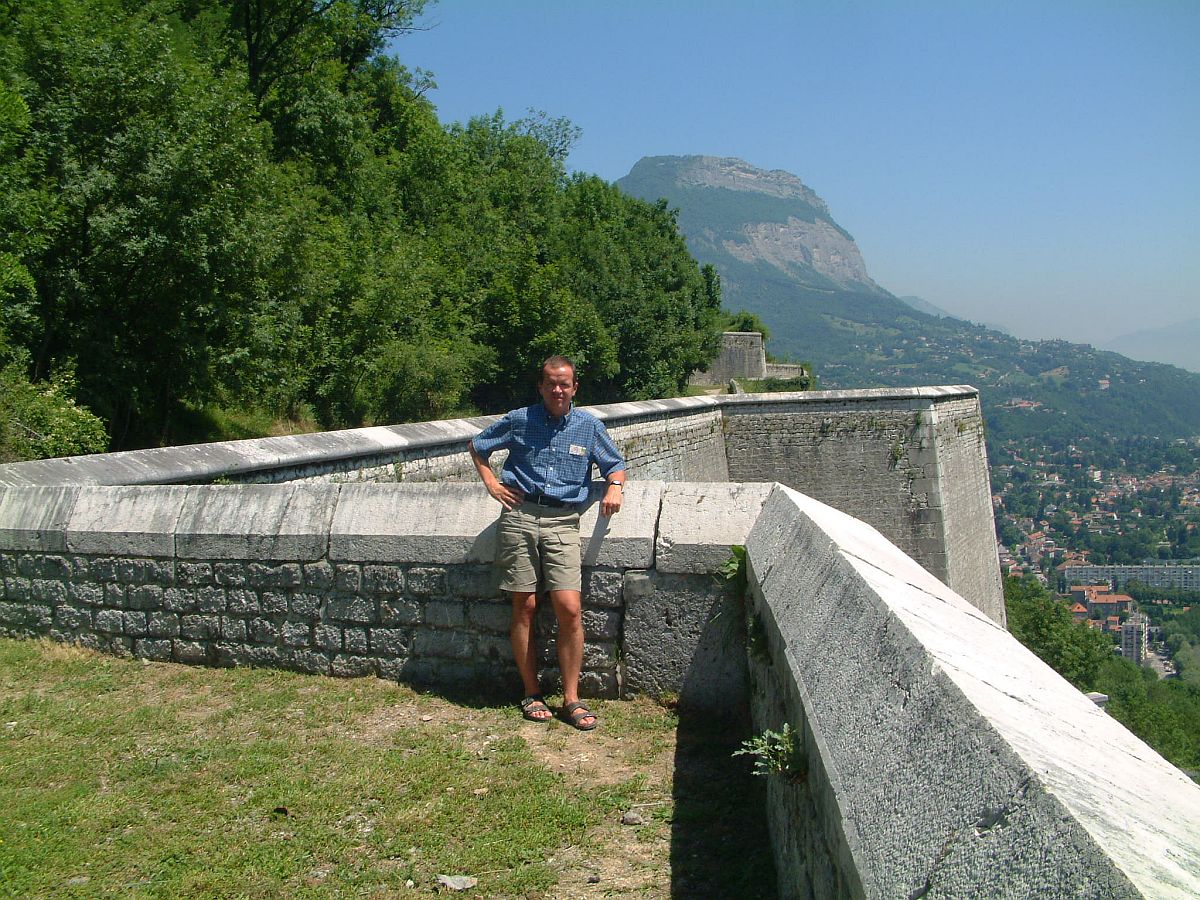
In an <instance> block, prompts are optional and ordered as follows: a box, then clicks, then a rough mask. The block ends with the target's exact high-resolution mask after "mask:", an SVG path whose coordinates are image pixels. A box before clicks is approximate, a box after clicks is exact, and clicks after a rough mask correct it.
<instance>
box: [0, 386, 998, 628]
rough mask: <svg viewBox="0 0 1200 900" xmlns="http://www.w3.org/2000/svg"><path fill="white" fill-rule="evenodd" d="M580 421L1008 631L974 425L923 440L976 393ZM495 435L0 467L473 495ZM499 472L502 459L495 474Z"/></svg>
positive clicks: (197, 450)
mask: <svg viewBox="0 0 1200 900" xmlns="http://www.w3.org/2000/svg"><path fill="white" fill-rule="evenodd" d="M943 407H944V408H946V409H947V410H948V411H947V413H946V414H945V415H944V416H943V415H941V414H940V413H939V414H938V415H936V416H935V415H934V412H935V411H936V410H940V409H942V408H943ZM590 411H591V412H593V413H594V414H595V415H597V416H598V417H599V418H600V419H602V420H603V421H604V422H605V423H606V425H607V426H608V427H609V430H610V431H611V433H612V434H613V436H614V439H615V440H616V441H617V443H618V445H619V446H621V448H622V450H623V452H624V453H625V454H626V456H627V458H628V459H629V462H630V471H631V476H632V478H633V479H634V480H638V479H643V480H644V479H661V480H664V481H725V480H730V481H734V482H772V481H781V482H783V483H785V484H787V485H789V486H791V487H794V488H796V489H797V490H802V491H805V492H806V493H809V494H811V495H812V496H815V497H818V498H820V499H821V500H823V501H825V502H827V503H829V504H831V505H833V506H836V507H837V508H839V509H842V510H844V511H846V512H848V513H850V514H851V515H855V516H858V517H860V518H863V519H865V520H866V521H868V522H870V523H871V524H872V525H874V526H876V527H877V528H879V529H880V530H881V531H882V532H883V533H884V534H886V535H887V536H888V537H889V538H890V539H891V540H893V541H895V542H896V543H897V544H898V545H900V546H901V547H902V548H904V549H905V550H906V551H907V552H909V553H911V554H912V555H913V556H914V557H915V558H916V559H917V560H918V561H919V562H920V563H921V564H922V565H925V566H927V567H928V568H929V569H930V570H931V571H932V572H934V573H935V574H936V575H937V576H938V577H940V578H944V579H946V580H947V583H949V584H950V585H951V587H953V588H955V590H958V591H959V592H961V593H962V594H963V595H964V596H966V597H968V598H969V599H970V600H971V602H973V603H975V604H977V605H978V606H979V607H980V608H981V609H983V610H984V611H985V612H987V613H988V614H989V615H991V616H992V617H993V618H995V619H997V620H998V621H1001V622H1003V621H1004V604H1003V597H1002V596H1001V592H1000V580H999V560H998V559H997V555H996V546H995V538H994V534H993V526H992V516H991V507H990V500H989V498H990V491H989V488H988V476H987V462H986V459H985V458H984V456H983V454H982V437H981V434H980V433H979V431H978V429H976V428H975V427H974V426H973V425H972V427H971V428H967V429H965V430H962V431H959V430H957V428H956V427H948V428H943V429H942V430H941V431H936V432H935V429H934V425H933V423H934V421H935V419H937V420H938V421H942V420H944V421H946V422H948V423H951V426H956V424H957V423H958V422H962V421H966V420H967V419H970V417H971V416H972V415H973V416H975V417H976V420H978V421H981V418H980V417H979V400H978V393H977V392H976V391H975V389H974V388H971V387H966V386H955V387H931V388H888V389H873V390H858V391H812V392H805V393H795V394H739V395H734V396H721V397H687V398H674V399H666V400H648V401H641V402H636V403H618V404H611V405H608V406H599V407H591V408H590ZM972 411H973V412H972ZM494 420H495V417H479V418H472V419H450V420H445V421H439V422H423V423H418V424H412V425H396V426H390V427H377V428H360V429H353V430H349V431H339V432H327V433H323V434H313V435H296V436H292V437H285V438H263V439H258V440H252V441H231V442H228V443H221V444H204V445H198V446H191V447H170V448H163V449H160V450H142V451H136V452H131V453H109V454H100V455H96V456H89V457H77V458H72V459H65V460H40V461H37V462H29V463H18V464H14V465H9V466H0V485H4V484H9V485H14V486H15V485H20V484H43V485H48V484H81V483H84V484H87V483H90V484H180V483H185V484H186V483H204V482H211V481H214V480H217V479H220V480H222V481H228V482H234V483H255V482H292V481H304V482H310V483H354V482H405V483H424V482H445V481H450V482H454V481H465V482H472V483H473V482H475V481H476V478H477V476H476V474H475V471H474V468H473V467H472V465H471V462H470V460H469V458H468V457H467V454H466V452H465V446H466V442H467V440H468V439H469V438H470V437H472V436H473V435H474V434H476V433H477V432H478V430H479V429H480V428H482V427H484V426H485V425H487V424H488V423H490V422H492V421H494ZM943 457H944V458H945V464H944V465H943V464H942V462H940V460H941V459H942V458H943ZM501 460H502V456H500V455H499V454H497V456H496V457H494V458H493V464H495V465H499V464H500V461H501ZM946 479H953V480H954V483H953V484H949V485H947V484H943V481H945V480H946ZM948 512H949V518H947V513H948Z"/></svg>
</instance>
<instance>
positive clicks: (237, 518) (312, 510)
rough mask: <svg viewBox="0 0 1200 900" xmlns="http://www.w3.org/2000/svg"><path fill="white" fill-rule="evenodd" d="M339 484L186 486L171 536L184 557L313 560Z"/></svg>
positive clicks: (323, 541) (320, 552)
mask: <svg viewBox="0 0 1200 900" xmlns="http://www.w3.org/2000/svg"><path fill="white" fill-rule="evenodd" d="M338 491H339V487H338V486H337V485H333V484H312V483H303V484H302V483H293V484H278V485H275V484H253V485H229V486H226V485H203V486H195V487H192V488H190V489H189V490H188V495H187V498H186V499H185V501H184V505H183V509H182V511H181V513H180V518H179V527H178V529H177V532H176V536H175V543H176V548H177V553H178V554H179V556H181V557H184V558H188V559H249V560H290V561H295V562H305V561H315V560H318V559H321V558H322V557H324V556H325V554H326V551H327V549H328V544H329V526H330V521H331V519H332V516H333V511H334V508H335V506H336V503H337V497H338Z"/></svg>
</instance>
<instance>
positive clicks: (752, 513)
mask: <svg viewBox="0 0 1200 900" xmlns="http://www.w3.org/2000/svg"><path fill="white" fill-rule="evenodd" d="M770 491H771V485H769V484H668V485H666V486H665V487H664V489H663V495H662V513H661V515H660V516H659V520H658V538H657V541H656V547H655V567H656V568H657V569H658V571H659V572H685V573H711V572H716V571H717V570H718V569H720V567H721V566H722V565H723V564H724V563H725V561H726V560H727V559H729V556H730V546H731V545H733V544H745V543H746V536H747V535H748V534H749V533H750V529H751V528H752V527H753V525H754V521H755V520H756V519H757V518H758V514H759V512H760V511H761V510H762V505H763V502H764V501H765V500H766V499H767V495H768V494H769V493H770Z"/></svg>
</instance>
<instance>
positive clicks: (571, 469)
mask: <svg viewBox="0 0 1200 900" xmlns="http://www.w3.org/2000/svg"><path fill="white" fill-rule="evenodd" d="M589 462H590V459H589V457H588V456H587V454H582V455H576V454H574V453H571V452H570V451H569V450H566V449H563V450H556V451H555V453H554V471H555V472H556V473H557V474H558V478H559V480H560V481H561V482H563V483H564V484H571V485H575V484H583V483H584V482H585V481H586V480H587V476H588V463H589Z"/></svg>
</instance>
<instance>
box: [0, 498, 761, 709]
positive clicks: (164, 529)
mask: <svg viewBox="0 0 1200 900" xmlns="http://www.w3.org/2000/svg"><path fill="white" fill-rule="evenodd" d="M768 489H769V486H768V485H754V486H741V485H730V484H727V483H720V484H709V485H702V484H681V485H666V484H664V483H663V482H661V481H641V482H636V483H630V484H629V486H628V487H627V490H626V494H627V496H626V504H625V509H624V510H623V511H622V512H621V513H620V514H619V515H618V516H615V517H613V518H611V519H605V518H602V517H600V516H599V515H598V505H597V504H596V503H592V504H590V505H589V508H588V510H587V512H586V513H585V514H584V516H583V518H582V522H581V534H582V538H583V545H582V555H583V560H584V567H585V577H584V590H583V599H584V613H583V624H584V631H585V638H586V643H585V654H584V671H583V674H582V677H581V684H580V688H581V691H582V692H583V693H584V694H585V695H587V696H600V697H619V696H626V695H628V694H631V693H641V694H646V693H649V694H662V693H667V692H670V693H679V694H680V696H681V700H682V702H684V703H689V704H694V705H701V706H704V707H705V708H706V709H709V710H710V711H714V710H725V711H729V710H731V709H734V708H736V707H737V706H738V705H743V706H744V702H745V664H744V660H743V659H742V657H741V656H740V654H739V653H738V652H736V651H737V650H738V648H740V646H741V641H740V639H739V638H738V636H737V631H738V628H739V627H740V621H741V619H740V615H739V614H738V612H737V609H738V604H737V598H735V597H733V596H731V595H730V594H729V592H728V590H727V589H726V588H725V587H724V585H723V583H722V582H719V581H718V580H716V579H714V577H713V572H715V571H716V569H717V568H718V567H719V566H720V564H721V563H722V562H723V561H724V560H725V559H726V558H728V556H729V544H728V543H724V544H713V543H712V540H711V536H709V537H707V538H706V536H705V534H704V532H703V528H701V529H700V530H697V521H698V520H697V516H702V517H707V516H710V515H711V516H712V517H714V518H715V519H716V520H717V521H719V522H720V535H719V537H720V540H722V541H726V540H728V541H730V542H732V543H740V542H742V541H744V540H745V536H746V534H748V533H749V530H750V526H751V525H752V523H753V520H754V517H755V516H756V515H757V512H758V509H759V508H760V507H761V505H762V501H763V499H764V498H765V496H766V494H767V491H768ZM664 510H666V511H667V512H666V515H665V519H664V518H663V512H664ZM498 514H499V506H498V505H497V504H496V502H495V501H494V500H492V498H491V497H489V496H488V495H487V493H486V492H485V491H484V490H483V489H482V487H481V486H479V485H466V484H442V485H432V484H413V485H357V484H356V485H334V484H326V485H303V484H289V485H239V486H224V485H200V486H190V487H185V486H119V487H96V486H59V487H26V488H9V489H7V490H6V491H4V492H3V493H2V494H0V585H2V587H3V591H2V594H0V633H4V634H9V635H21V636H34V635H48V636H50V637H52V638H53V639H54V640H58V641H63V642H69V643H79V644H82V645H84V646H87V647H91V648H94V649H97V650H103V651H105V652H110V653H115V654H118V655H122V656H129V655H132V656H136V657H141V658H144V659H151V660H161V661H175V662H181V663H192V664H201V665H214V666H242V665H250V666H268V667H276V668H288V669H295V670H298V671H302V672H309V673H315V674H323V675H336V676H363V675H377V676H379V677H382V678H391V679H395V680H402V681H407V682H413V683H418V684H436V685H442V686H446V685H453V684H460V683H473V684H476V685H478V684H485V685H492V686H495V685H497V684H504V683H505V679H506V678H507V679H508V680H509V682H508V683H511V684H512V685H513V686H514V688H515V686H517V685H519V683H520V682H519V679H518V676H517V673H516V668H515V666H514V665H513V662H512V651H511V649H510V647H509V641H508V626H509V618H510V610H511V605H510V603H509V602H508V600H507V598H506V597H504V596H503V595H502V593H501V591H500V590H499V588H498V576H497V574H496V571H495V569H494V566H493V565H492V562H493V559H494V553H495V523H496V519H497V516H498ZM660 519H663V521H661V522H660ZM656 559H657V561H658V564H657V565H656ZM541 606H542V609H541V612H540V614H539V620H538V629H539V632H540V634H541V636H542V638H543V640H542V641H541V642H540V646H541V649H542V652H543V660H542V662H543V664H544V670H543V676H544V679H545V681H546V682H547V687H548V688H549V687H551V686H552V685H553V684H554V683H555V682H556V679H557V659H556V656H555V650H554V642H553V632H554V627H555V624H554V619H553V615H552V614H551V612H550V610H549V608H548V607H549V605H548V604H542V605H541ZM718 613H724V614H723V615H718ZM731 629H732V630H731ZM731 651H733V652H731Z"/></svg>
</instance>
